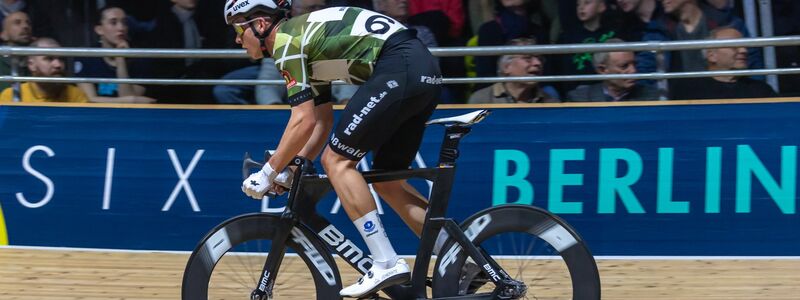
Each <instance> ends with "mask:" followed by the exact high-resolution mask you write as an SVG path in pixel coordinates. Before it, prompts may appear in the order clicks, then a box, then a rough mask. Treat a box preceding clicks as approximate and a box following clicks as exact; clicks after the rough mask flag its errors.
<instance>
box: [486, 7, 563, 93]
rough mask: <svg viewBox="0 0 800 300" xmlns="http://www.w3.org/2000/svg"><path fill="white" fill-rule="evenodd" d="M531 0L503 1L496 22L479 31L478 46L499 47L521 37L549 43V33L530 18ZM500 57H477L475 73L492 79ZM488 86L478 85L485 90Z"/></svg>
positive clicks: (487, 24)
mask: <svg viewBox="0 0 800 300" xmlns="http://www.w3.org/2000/svg"><path fill="white" fill-rule="evenodd" d="M528 2H530V0H503V1H500V3H501V6H499V7H498V8H497V13H496V17H495V19H494V20H492V21H489V22H486V23H484V24H483V25H481V27H480V29H478V46H499V45H505V44H507V43H508V42H509V41H511V40H513V39H516V38H521V37H534V38H536V40H537V41H547V40H548V37H547V31H546V30H545V29H544V28H542V27H539V26H537V25H535V24H533V23H532V22H531V20H530V18H529V15H530V11H529V10H528V8H529V3H528ZM498 58H499V56H476V57H475V71H476V75H477V76H478V77H491V76H494V75H495V74H497V62H498ZM485 86H486V85H480V84H479V85H477V86H476V87H477V88H483V87H485Z"/></svg>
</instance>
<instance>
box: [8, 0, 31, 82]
mask: <svg viewBox="0 0 800 300" xmlns="http://www.w3.org/2000/svg"><path fill="white" fill-rule="evenodd" d="M0 3H4V2H0ZM31 30H32V29H31V20H30V19H29V18H28V14H26V13H24V12H21V11H18V12H13V13H10V14H8V15H7V16H6V17H5V18H4V19H3V31H2V32H0V39H2V40H3V41H2V45H3V46H11V47H13V46H28V45H30V43H31V41H33V34H32V33H31V32H32V31H31ZM16 61H17V74H14V75H17V76H27V75H28V68H27V62H26V61H25V58H22V57H17V59H16ZM11 63H12V59H11V57H8V56H3V57H0V75H12V74H11ZM10 86H11V83H10V82H0V90H2V89H5V88H7V87H10Z"/></svg>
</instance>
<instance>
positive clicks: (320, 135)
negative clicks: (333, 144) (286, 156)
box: [297, 102, 333, 160]
mask: <svg viewBox="0 0 800 300" xmlns="http://www.w3.org/2000/svg"><path fill="white" fill-rule="evenodd" d="M314 116H315V117H316V120H317V122H316V124H315V125H314V132H313V133H312V134H311V138H309V140H308V142H307V143H306V145H305V147H303V149H302V150H300V153H298V154H297V155H298V156H302V157H305V158H308V159H310V160H314V159H316V158H317V156H319V153H320V152H322V149H323V147H325V143H326V142H327V141H328V136H329V135H330V134H331V128H332V127H333V103H331V102H328V103H325V104H321V105H318V106H316V107H314Z"/></svg>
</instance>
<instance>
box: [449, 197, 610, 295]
mask: <svg viewBox="0 0 800 300" xmlns="http://www.w3.org/2000/svg"><path fill="white" fill-rule="evenodd" d="M461 227H462V229H463V230H464V232H465V234H466V235H467V237H469V238H471V239H472V242H473V244H474V245H476V246H477V247H478V248H479V249H480V250H481V251H483V252H485V253H487V254H489V255H490V256H491V257H492V259H493V260H494V261H495V262H497V264H498V265H500V267H501V268H502V269H503V270H504V271H505V272H506V273H507V274H508V275H509V276H510V277H511V278H512V279H514V280H517V281H521V282H523V283H524V284H525V287H526V288H527V291H526V292H525V293H523V295H522V296H520V297H519V299H581V300H583V299H591V300H594V299H600V276H599V273H598V271H597V265H596V263H595V261H594V257H593V256H592V254H591V253H590V252H589V249H588V248H587V247H586V245H585V244H584V242H583V240H582V239H581V237H580V236H579V235H578V234H577V233H576V232H575V230H574V229H572V228H571V227H570V226H569V225H568V224H567V223H566V222H564V221H563V220H561V219H560V218H558V217H557V216H555V215H553V214H551V213H549V212H547V211H545V210H542V209H539V208H536V207H531V206H521V205H507V206H499V207H494V208H490V209H487V210H484V211H482V212H479V213H477V214H475V215H473V216H472V217H470V218H469V219H468V220H466V221H465V222H464V223H463V224H462V225H461ZM439 253H440V254H439V256H438V259H437V262H436V268H435V269H434V280H433V295H434V297H447V296H459V295H468V294H476V295H477V294H487V295H488V294H490V293H492V292H493V290H494V289H495V285H494V284H493V282H492V281H491V280H490V279H489V275H487V274H486V273H487V272H484V271H483V269H484V268H483V266H478V265H477V264H475V263H474V262H473V261H472V260H471V259H469V260H468V259H467V254H466V251H464V250H463V249H461V246H459V245H458V244H456V243H455V242H454V241H452V240H448V241H447V242H446V243H445V245H444V246H443V247H442V250H441V251H440V252H439Z"/></svg>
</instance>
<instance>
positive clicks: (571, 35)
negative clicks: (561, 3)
mask: <svg viewBox="0 0 800 300" xmlns="http://www.w3.org/2000/svg"><path fill="white" fill-rule="evenodd" d="M605 11H606V4H605V1H604V0H577V8H576V15H577V17H578V20H579V21H580V26H578V27H565V28H564V33H562V34H561V36H560V37H559V38H558V43H559V44H594V43H603V42H605V41H607V40H609V39H611V38H617V30H616V29H615V28H610V27H609V26H607V25H606V23H605V22H603V20H604V18H603V14H604V13H605ZM557 57H558V59H557V64H556V73H557V74H559V75H591V74H595V72H594V68H592V53H589V52H585V53H575V54H569V55H559V56H557ZM591 83H592V82H563V83H560V84H559V87H560V91H561V92H562V93H563V92H566V91H569V90H572V89H574V88H575V87H576V86H578V85H581V84H591Z"/></svg>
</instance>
